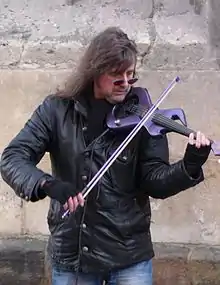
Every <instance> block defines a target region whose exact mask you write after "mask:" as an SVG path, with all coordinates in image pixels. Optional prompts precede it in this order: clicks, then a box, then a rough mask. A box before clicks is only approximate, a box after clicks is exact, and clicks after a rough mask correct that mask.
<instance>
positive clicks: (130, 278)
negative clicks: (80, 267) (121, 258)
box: [52, 260, 153, 285]
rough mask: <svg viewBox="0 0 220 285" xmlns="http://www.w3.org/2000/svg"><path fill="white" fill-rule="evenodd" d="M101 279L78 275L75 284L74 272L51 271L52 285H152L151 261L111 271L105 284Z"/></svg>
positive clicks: (91, 275) (55, 269)
mask: <svg viewBox="0 0 220 285" xmlns="http://www.w3.org/2000/svg"><path fill="white" fill-rule="evenodd" d="M103 281H104V280H103V278H102V277H100V276H97V275H93V274H85V273H79V275H78V281H77V282H76V274H75V273H74V272H67V271H61V270H59V269H57V268H53V269H52V285H102V284H107V285H152V282H153V281H152V261H151V260H150V261H143V262H140V263H137V264H135V265H133V266H130V267H128V268H125V269H121V270H117V271H112V272H110V273H109V274H108V277H107V280H106V283H103Z"/></svg>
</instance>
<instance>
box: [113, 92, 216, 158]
mask: <svg viewBox="0 0 220 285" xmlns="http://www.w3.org/2000/svg"><path fill="white" fill-rule="evenodd" d="M132 96H134V98H135V104H134V106H133V107H130V108H127V109H128V112H126V107H123V105H122V109H123V108H125V110H123V111H122V112H120V107H118V106H117V105H116V106H115V107H114V108H113V110H112V112H111V113H110V114H109V115H108V117H107V126H108V128H110V129H112V130H114V131H119V130H120V131H129V130H131V129H133V128H134V127H135V126H136V125H137V124H138V123H139V121H140V119H141V118H142V117H143V115H144V113H146V112H147V110H148V109H149V108H150V107H151V106H152V101H151V98H150V95H149V93H148V92H147V90H146V89H144V88H141V87H134V88H133V92H132ZM175 120H179V121H180V122H181V124H180V123H178V122H176V121H175ZM144 127H145V128H146V129H147V131H148V132H149V134H150V135H152V136H157V135H160V134H165V133H168V132H176V133H179V134H181V135H184V136H187V137H188V136H189V134H190V133H194V134H196V132H195V131H194V130H192V129H189V128H188V127H187V121H186V117H185V113H184V111H183V110H182V109H181V108H173V109H161V110H160V109H158V110H157V111H156V112H155V113H154V114H153V115H152V117H151V119H150V120H148V121H147V122H146V123H145V125H144ZM210 141H211V147H212V151H213V153H214V154H215V155H216V156H220V143H219V142H215V141H213V140H210Z"/></svg>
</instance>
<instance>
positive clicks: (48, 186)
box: [40, 179, 84, 212]
mask: <svg viewBox="0 0 220 285" xmlns="http://www.w3.org/2000/svg"><path fill="white" fill-rule="evenodd" d="M40 191H43V192H44V193H45V194H46V195H47V196H49V197H50V198H52V199H55V200H57V201H59V202H60V203H61V204H62V205H64V209H65V210H67V209H69V211H70V212H74V211H75V210H76V208H77V207H78V205H80V206H83V205H84V198H83V196H82V193H80V192H79V191H77V190H76V189H75V188H74V186H73V185H72V184H71V183H69V182H62V181H60V180H57V179H51V180H46V181H45V182H44V183H43V184H42V185H41V187H40Z"/></svg>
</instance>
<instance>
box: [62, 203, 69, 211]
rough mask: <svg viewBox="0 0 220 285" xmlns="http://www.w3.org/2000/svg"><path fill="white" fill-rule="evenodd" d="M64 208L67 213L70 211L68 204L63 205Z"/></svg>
mask: <svg viewBox="0 0 220 285" xmlns="http://www.w3.org/2000/svg"><path fill="white" fill-rule="evenodd" d="M63 208H64V210H65V211H66V210H67V209H68V203H67V202H66V203H65V204H64V205H63Z"/></svg>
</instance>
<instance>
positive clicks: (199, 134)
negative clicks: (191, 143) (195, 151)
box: [196, 131, 202, 148]
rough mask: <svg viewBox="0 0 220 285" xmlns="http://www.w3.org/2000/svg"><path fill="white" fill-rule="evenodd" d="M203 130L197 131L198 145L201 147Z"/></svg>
mask: <svg viewBox="0 0 220 285" xmlns="http://www.w3.org/2000/svg"><path fill="white" fill-rule="evenodd" d="M201 136H202V135H201V132H200V131H198V132H197V133H196V147H197V148H200V147H201Z"/></svg>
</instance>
